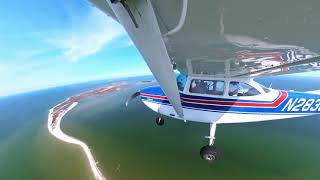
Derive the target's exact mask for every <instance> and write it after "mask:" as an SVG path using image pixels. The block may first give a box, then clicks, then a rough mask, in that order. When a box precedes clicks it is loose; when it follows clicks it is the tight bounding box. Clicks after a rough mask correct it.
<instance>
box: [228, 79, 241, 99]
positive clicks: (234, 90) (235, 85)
mask: <svg viewBox="0 0 320 180" xmlns="http://www.w3.org/2000/svg"><path fill="white" fill-rule="evenodd" d="M239 90H240V87H239V82H230V85H229V96H238V93H239Z"/></svg>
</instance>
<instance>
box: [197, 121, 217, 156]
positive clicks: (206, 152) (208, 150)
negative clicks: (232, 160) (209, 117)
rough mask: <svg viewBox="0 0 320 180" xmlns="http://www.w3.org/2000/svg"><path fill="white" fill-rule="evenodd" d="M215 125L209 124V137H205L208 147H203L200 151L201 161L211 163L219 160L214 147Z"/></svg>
mask: <svg viewBox="0 0 320 180" xmlns="http://www.w3.org/2000/svg"><path fill="white" fill-rule="evenodd" d="M216 127H217V125H216V123H211V124H210V135H209V136H206V138H208V139H209V145H206V146H203V147H202V148H201V150H200V156H201V158H202V159H204V160H206V161H208V162H213V161H216V160H218V159H219V152H218V151H217V150H216V148H215V147H214V145H213V144H214V139H215V133H216Z"/></svg>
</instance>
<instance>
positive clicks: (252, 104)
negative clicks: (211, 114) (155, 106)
mask: <svg viewBox="0 0 320 180" xmlns="http://www.w3.org/2000/svg"><path fill="white" fill-rule="evenodd" d="M280 93H281V95H280V96H279V97H278V98H277V99H276V100H275V101H272V102H268V103H265V102H264V103H260V102H230V101H213V100H202V99H201V100H200V99H190V98H181V99H182V101H183V102H186V103H197V104H207V105H223V106H242V107H265V108H268V107H278V106H279V105H280V104H281V103H282V102H283V101H284V100H285V99H286V98H287V97H288V93H287V92H286V91H280ZM140 95H141V96H144V97H150V98H157V99H167V97H166V96H158V95H151V94H144V93H141V94H140Z"/></svg>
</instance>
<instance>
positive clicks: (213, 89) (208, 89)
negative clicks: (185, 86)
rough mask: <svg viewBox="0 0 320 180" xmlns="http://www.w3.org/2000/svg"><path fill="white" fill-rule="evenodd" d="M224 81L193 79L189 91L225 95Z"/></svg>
mask: <svg viewBox="0 0 320 180" xmlns="http://www.w3.org/2000/svg"><path fill="white" fill-rule="evenodd" d="M224 84H225V83H224V81H218V80H202V79H193V80H192V81H191V84H190V89H189V91H190V92H191V93H198V94H209V95H223V92H224Z"/></svg>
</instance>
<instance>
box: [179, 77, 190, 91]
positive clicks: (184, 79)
mask: <svg viewBox="0 0 320 180" xmlns="http://www.w3.org/2000/svg"><path fill="white" fill-rule="evenodd" d="M187 77H188V76H186V75H184V74H179V75H178V76H177V85H178V89H179V90H180V91H183V89H184V86H185V85H186V82H187Z"/></svg>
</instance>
